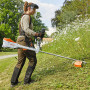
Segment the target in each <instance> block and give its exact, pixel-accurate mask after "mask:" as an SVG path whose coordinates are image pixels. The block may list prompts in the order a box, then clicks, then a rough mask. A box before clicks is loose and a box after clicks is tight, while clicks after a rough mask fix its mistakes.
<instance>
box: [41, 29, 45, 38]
mask: <svg viewBox="0 0 90 90" xmlns="http://www.w3.org/2000/svg"><path fill="white" fill-rule="evenodd" d="M44 35H45V28H42V30H41V39H42V38H43V37H44Z"/></svg>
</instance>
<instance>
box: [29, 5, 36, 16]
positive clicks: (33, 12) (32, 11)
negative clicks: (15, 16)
mask: <svg viewBox="0 0 90 90" xmlns="http://www.w3.org/2000/svg"><path fill="white" fill-rule="evenodd" d="M28 10H29V12H30V14H31V15H34V14H35V12H36V9H35V8H33V9H32V8H30V7H29V8H28Z"/></svg>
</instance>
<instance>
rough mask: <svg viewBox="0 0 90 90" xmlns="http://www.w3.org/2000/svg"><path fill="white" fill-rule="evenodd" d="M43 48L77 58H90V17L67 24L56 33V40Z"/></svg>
mask: <svg viewBox="0 0 90 90" xmlns="http://www.w3.org/2000/svg"><path fill="white" fill-rule="evenodd" d="M43 50H45V51H48V52H52V53H56V54H61V55H64V56H69V57H72V58H76V59H81V60H83V59H89V58H90V19H85V20H79V19H77V20H76V21H75V22H73V23H71V24H69V25H67V27H66V28H64V29H63V31H62V32H61V33H60V34H59V33H58V34H57V35H55V38H54V40H53V41H52V42H51V43H49V44H47V45H45V46H44V47H43Z"/></svg>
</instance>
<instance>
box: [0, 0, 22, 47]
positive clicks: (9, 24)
mask: <svg viewBox="0 0 90 90" xmlns="http://www.w3.org/2000/svg"><path fill="white" fill-rule="evenodd" d="M22 8H23V1H22V0H0V48H1V46H2V40H3V37H7V38H12V39H13V40H15V36H16V34H17V30H18V22H19V19H20V17H21V14H22V11H23V9H22Z"/></svg>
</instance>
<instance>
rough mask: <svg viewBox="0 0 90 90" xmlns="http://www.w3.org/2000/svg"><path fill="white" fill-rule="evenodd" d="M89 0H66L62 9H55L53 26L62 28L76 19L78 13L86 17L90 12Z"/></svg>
mask: <svg viewBox="0 0 90 90" xmlns="http://www.w3.org/2000/svg"><path fill="white" fill-rule="evenodd" d="M89 8H90V3H89V0H65V2H64V5H63V6H62V8H61V9H60V10H57V11H55V18H53V19H52V20H51V22H52V26H56V27H58V28H59V30H62V28H63V27H65V26H66V24H69V23H71V22H72V21H74V20H75V19H76V16H77V15H81V17H80V18H84V17H85V15H86V14H90V9H89Z"/></svg>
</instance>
